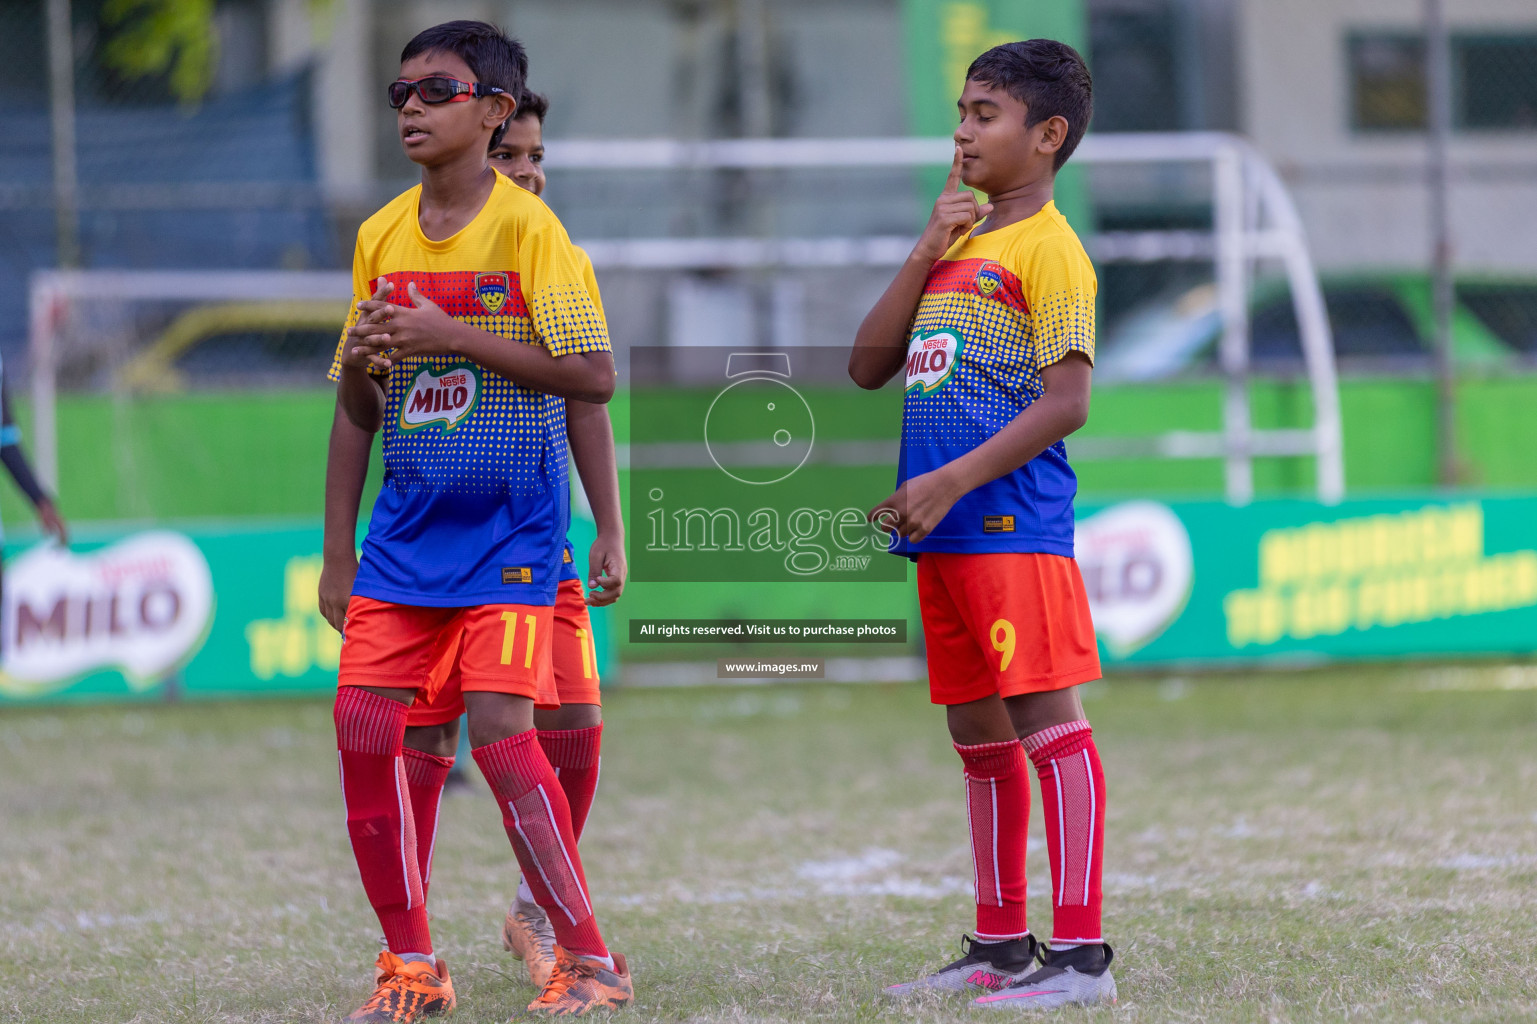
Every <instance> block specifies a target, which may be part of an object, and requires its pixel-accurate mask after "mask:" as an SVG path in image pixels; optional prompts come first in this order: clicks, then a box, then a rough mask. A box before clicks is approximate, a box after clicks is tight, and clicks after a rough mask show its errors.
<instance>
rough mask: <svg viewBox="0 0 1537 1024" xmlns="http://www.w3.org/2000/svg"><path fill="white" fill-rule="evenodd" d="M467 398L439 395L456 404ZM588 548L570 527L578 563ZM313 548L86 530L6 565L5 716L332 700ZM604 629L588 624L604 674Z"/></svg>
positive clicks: (272, 538)
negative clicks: (194, 702) (116, 702)
mask: <svg viewBox="0 0 1537 1024" xmlns="http://www.w3.org/2000/svg"><path fill="white" fill-rule="evenodd" d="M434 384H435V386H436V382H434ZM463 386H465V385H463V384H462V383H461V384H454V385H451V386H450V387H449V388H443V389H440V390H446V391H448V401H449V404H453V403H454V402H455V398H454V395H453V391H452V388H454V387H463ZM592 535H593V528H592V524H591V522H590V521H584V520H580V519H578V520H576V521H575V522H574V524H573V529H572V541H573V543H574V544H576V551H577V553H578V555H579V556H580V557H582V558H583V559H584V560H585V554H586V550H587V545H589V544H590V543H591V541H592ZM321 536H322V534H321V529H320V527H319V525H309V524H303V525H293V526H273V525H252V526H249V527H242V526H231V525H227V524H219V525H210V526H198V527H195V528H188V529H169V528H156V529H146V530H139V531H123V530H117V529H98V530H92V529H90V528H88V527H87V528H85V529H81V530H80V531H79V532H78V537H77V540H76V542H75V543H73V544H72V545H71V547H70V549H69V550H67V551H66V550H64V549H62V548H59V547H58V546H57V545H55V544H53V543H52V542H45V543H38V544H34V545H32V546H31V547H28V548H26V549H24V550H22V551H21V552H20V553H19V554H15V553H12V554H11V555H10V557H8V558H7V560H6V564H5V584H4V593H3V596H4V604H3V613H0V629H3V631H4V646H5V659H4V663H3V667H0V703H16V702H35V701H42V700H97V699H151V700H164V699H176V698H182V697H185V698H188V699H198V698H218V697H241V696H253V695H258V694H282V693H295V694H299V693H329V692H331V691H332V690H334V689H335V687H336V669H337V664H338V661H339V659H340V655H341V637H340V636H338V635H337V633H336V631H335V630H333V629H332V628H331V627H330V625H329V624H328V623H327V622H326V621H325V619H323V618H321V616H320V612H319V609H318V608H317V606H316V589H317V586H318V584H319V581H320V569H321V555H320V550H321ZM606 627H607V623H606V621H605V617H604V616H603V615H601V614H596V613H595V614H594V615H593V632H594V634H595V635H594V646H595V648H596V650H597V652H598V656H599V662H600V665H601V666H602V669H606V668H607V667H608V666H607V664H606V661H607V654H608V651H609V647H608V640H607V628H606ZM602 669H600V671H602Z"/></svg>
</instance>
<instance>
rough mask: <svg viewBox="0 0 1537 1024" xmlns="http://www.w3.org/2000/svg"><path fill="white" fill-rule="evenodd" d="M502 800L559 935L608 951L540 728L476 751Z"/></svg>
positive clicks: (582, 947)
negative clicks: (545, 754) (539, 738)
mask: <svg viewBox="0 0 1537 1024" xmlns="http://www.w3.org/2000/svg"><path fill="white" fill-rule="evenodd" d="M471 753H473V754H474V755H475V763H476V764H478V765H479V766H480V772H481V774H482V775H484V776H485V777H486V781H487V782H489V783H490V784H491V792H493V793H495V794H496V802H497V803H499V804H501V806H502V824H503V826H505V827H506V829H507V838H509V839H511V840H512V849H513V851H514V852H515V853H516V854H517V855H518V865H519V866H520V867H521V868H522V869H523V880H524V881H525V882H527V883H528V887H529V888H530V889H532V890H533V893H534V902H535V903H537V904H539V905H540V906H541V907H543V908H544V910H545V913H547V914H549V916H550V925H551V927H553V928H554V929H555V941H556V942H558V943H560V945H561V946H562V947H563V948H565V949H566V950H567V951H568V952H571V953H575V954H577V955H578V956H594V957H604V956H608V947H607V946H605V945H604V944H603V936H602V935H601V934H600V933H599V932H598V922H597V921H596V920H595V919H594V918H593V916H592V901H591V900H589V899H588V898H587V878H586V876H585V875H583V874H582V860H581V857H579V856H578V855H577V852H576V836H575V835H573V834H572V832H571V807H570V805H569V804H568V803H566V794H565V793H564V792H563V791H562V790H561V788H560V783H559V781H557V780H556V778H555V769H553V768H551V767H550V762H549V759H548V758H546V757H545V756H544V750H543V749H542V748H541V747H540V746H539V740H538V736H537V733H536V730H534V729H530V730H528V731H527V732H524V733H519V734H518V735H516V736H509V737H507V738H506V739H504V740H498V741H497V742H495V743H489V744H487V745H486V746H484V747H476V748H475V749H474V750H473V751H471Z"/></svg>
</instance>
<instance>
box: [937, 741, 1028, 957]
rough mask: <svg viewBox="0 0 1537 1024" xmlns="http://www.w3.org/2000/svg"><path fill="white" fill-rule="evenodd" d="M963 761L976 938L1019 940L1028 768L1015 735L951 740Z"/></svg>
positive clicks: (1022, 932) (1025, 929) (1022, 916)
mask: <svg viewBox="0 0 1537 1024" xmlns="http://www.w3.org/2000/svg"><path fill="white" fill-rule="evenodd" d="M955 752H956V753H957V754H960V755H961V761H962V762H964V764H965V766H966V821H967V823H968V824H969V825H970V828H971V863H972V866H973V868H974V869H975V872H976V874H975V884H976V893H977V938H978V939H981V940H982V941H983V942H1003V941H1005V940H1008V939H1017V938H1020V937H1021V936H1023V935H1025V934H1027V933H1028V932H1029V928H1028V927H1027V926H1026V925H1025V840H1026V839H1027V837H1028V835H1029V831H1030V772H1029V768H1028V766H1026V764H1025V752H1024V751H1023V750H1021V749H1020V746H1019V742H1018V741H1017V740H1008V741H1006V742H1003V743H978V744H975V745H973V746H963V745H961V744H959V743H957V744H956V745H955Z"/></svg>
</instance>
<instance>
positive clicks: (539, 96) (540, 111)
mask: <svg viewBox="0 0 1537 1024" xmlns="http://www.w3.org/2000/svg"><path fill="white" fill-rule="evenodd" d="M549 112H550V98H549V97H548V96H546V95H544V94H543V93H538V92H534V90H532V89H529V88H526V87H525V88H524V90H523V92H522V93H521V94H519V96H518V109H517V110H516V111H514V112H513V115H512V119H513V120H514V121H517V120H521V119H522V118H525V117H529V116H533V117H537V118H538V119H539V123H540V124H544V115H546V114H548V113H549Z"/></svg>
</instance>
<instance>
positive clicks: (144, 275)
mask: <svg viewBox="0 0 1537 1024" xmlns="http://www.w3.org/2000/svg"><path fill="white" fill-rule="evenodd" d="M953 154H954V143H953V142H951V140H949V139H942V138H895V139H741V140H724V141H711V142H681V141H670V140H615V141H588V140H564V141H559V140H554V141H551V142H550V144H549V153H548V166H549V167H551V168H552V169H564V168H570V169H589V170H663V169H689V170H710V169H726V168H729V169H776V168H777V169H788V168H839V167H848V168H871V167H886V168H891V167H912V168H919V167H942V166H945V165H947V164H948V163H949V162H950V160H951V158H952V156H953ZM1074 160H1076V161H1079V162H1081V163H1089V164H1206V165H1208V166H1209V167H1210V169H1211V181H1212V210H1213V217H1212V221H1213V225H1214V228H1213V230H1212V231H1209V232H1207V231H1184V230H1181V231H1132V232H1106V233H1101V234H1097V235H1090V236H1088V237H1087V238H1086V239H1085V241H1086V244H1087V246H1088V248H1089V251H1090V254H1091V256H1092V257H1093V258H1094V259H1095V261H1096V262H1101V263H1109V262H1132V263H1139V262H1153V261H1158V260H1171V259H1177V260H1206V259H1210V260H1211V261H1212V264H1213V267H1214V271H1215V280H1216V286H1217V295H1218V308H1219V310H1220V315H1221V322H1222V334H1221V341H1220V348H1219V352H1220V364H1221V368H1222V371H1223V374H1224V376H1225V378H1226V390H1225V395H1224V402H1223V429H1222V430H1221V431H1210V432H1203V431H1167V432H1163V433H1151V434H1149V435H1147V436H1138V437H1123V438H1078V439H1075V440H1074V442H1073V455H1074V457H1075V458H1089V459H1103V458H1127V457H1147V458H1169V459H1190V458H1201V459H1205V458H1220V459H1222V460H1223V461H1224V465H1225V483H1226V486H1225V490H1226V496H1227V499H1228V500H1229V501H1230V502H1233V503H1235V504H1244V503H1247V502H1248V501H1250V500H1252V498H1253V496H1254V473H1253V461H1254V459H1255V458H1256V457H1264V456H1312V457H1313V458H1314V459H1315V464H1316V480H1317V494H1318V497H1319V499H1320V500H1321V501H1324V502H1327V503H1334V502H1338V501H1339V500H1341V499H1342V498H1343V497H1344V493H1345V473H1344V456H1343V439H1342V428H1341V421H1340V405H1339V390H1338V379H1337V374H1336V370H1335V363H1334V346H1333V341H1332V339H1331V336H1330V332H1329V321H1328V316H1327V314H1326V311H1325V308H1324V302H1323V293H1322V291H1321V289H1320V288H1319V284H1318V277H1317V274H1316V272H1315V271H1314V267H1313V262H1312V259H1311V257H1310V255H1309V253H1308V248H1307V240H1306V237H1305V236H1304V234H1303V229H1302V222H1301V219H1300V218H1299V217H1298V215H1297V211H1296V207H1295V206H1294V205H1293V203H1292V200H1291V196H1290V195H1289V194H1288V193H1287V191H1286V188H1285V186H1284V185H1283V184H1282V183H1281V180H1280V178H1279V176H1278V175H1277V174H1276V173H1275V170H1274V168H1272V167H1271V166H1270V164H1269V162H1268V161H1267V160H1266V159H1265V158H1264V157H1263V156H1262V155H1261V154H1260V153H1259V152H1258V151H1257V150H1256V149H1255V148H1254V147H1253V146H1252V145H1250V144H1249V143H1248V142H1247V141H1246V140H1244V139H1243V138H1241V137H1239V136H1236V135H1227V134H1222V133H1214V132H1181V133H1147V134H1143V133H1126V134H1115V133H1107V134H1098V135H1094V134H1091V135H1089V136H1086V137H1085V138H1084V140H1083V142H1082V144H1081V145H1080V146H1079V148H1078V151H1077V152H1076V153H1075V154H1074ZM577 242H578V243H579V244H581V245H582V246H583V247H584V248H585V249H586V250H587V252H588V254H589V255H590V256H591V257H592V261H593V264H594V266H595V267H596V268H598V269H599V270H603V269H635V270H659V271H666V270H721V269H745V268H800V267H886V266H895V265H898V264H900V263H901V262H902V261H903V259H905V258H906V256H907V254H908V252H909V251H910V249H911V247H912V242H913V239H912V238H911V237H910V236H873V237H870V236H867V237H816V238H764V237H740V238H625V239H589V238H578V239H577ZM1262 260H1273V261H1278V262H1279V263H1280V264H1281V266H1282V268H1283V270H1284V272H1285V277H1286V279H1287V282H1288V284H1289V286H1290V292H1291V296H1292V302H1293V305H1294V308H1295V311H1296V316H1297V323H1298V325H1299V329H1300V335H1301V343H1302V352H1303V358H1304V361H1305V364H1306V367H1307V373H1308V380H1309V384H1310V388H1311V392H1312V398H1313V425H1312V426H1311V427H1309V428H1304V429H1291V430H1262V429H1257V428H1255V427H1254V426H1253V423H1252V418H1251V415H1250V409H1249V398H1248V386H1249V377H1250V359H1249V292H1250V284H1251V280H1252V277H1253V268H1254V266H1255V265H1256V264H1257V263H1258V262H1259V261H1262ZM351 290H352V285H351V275H350V274H347V273H345V272H309V271H39V272H37V273H34V274H33V275H32V279H31V295H30V350H31V363H32V396H33V419H34V443H35V449H36V457H37V463H38V467H39V472H40V474H41V475H42V476H43V478H44V480H45V481H46V483H47V484H48V485H49V486H56V485H57V482H58V439H57V437H58V436H57V428H56V419H55V395H56V392H57V386H58V380H57V373H58V359H57V356H58V352H57V349H58V343H59V338H60V336H61V334H62V333H63V331H64V329H65V328H66V322H65V321H66V320H67V318H68V316H69V311H70V308H71V305H72V304H73V303H74V302H76V301H78V300H83V299H90V300H96V301H99V300H102V299H156V298H159V299H167V300H177V301H201V302H229V301H271V300H290V301H294V300H297V301H309V300H345V299H346V298H348V297H349V296H350V295H351Z"/></svg>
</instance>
